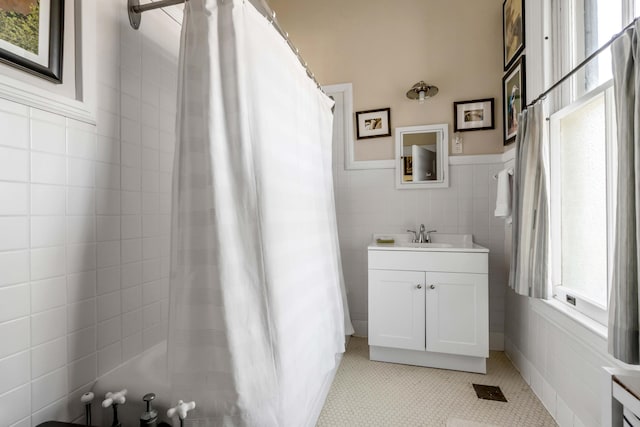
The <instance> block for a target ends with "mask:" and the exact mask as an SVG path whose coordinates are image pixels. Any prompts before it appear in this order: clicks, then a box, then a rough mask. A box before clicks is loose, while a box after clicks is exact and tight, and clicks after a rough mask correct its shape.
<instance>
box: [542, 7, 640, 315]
mask: <svg viewBox="0 0 640 427" xmlns="http://www.w3.org/2000/svg"><path fill="white" fill-rule="evenodd" d="M541 7H542V8H543V11H545V12H544V13H543V16H544V19H545V20H546V24H544V26H543V31H544V34H540V36H544V40H545V41H547V42H544V43H543V49H542V58H543V61H544V65H543V70H544V87H550V86H551V85H552V84H553V83H554V82H556V81H558V80H559V79H560V78H561V77H563V76H564V75H566V74H567V73H568V72H569V71H570V70H572V69H573V67H575V66H576V65H577V64H578V63H579V62H580V61H579V60H578V58H579V56H578V52H579V51H580V50H579V49H582V51H584V39H583V40H582V41H579V42H577V43H576V42H575V40H574V35H576V34H578V33H577V32H576V30H577V26H578V25H582V24H579V20H577V19H576V18H577V16H578V15H577V10H578V9H580V10H582V9H584V0H571V1H566V0H544V1H543V3H542V5H541ZM637 15H640V0H622V13H621V16H622V22H621V23H620V30H622V28H624V27H625V26H626V25H627V24H629V23H630V22H632V21H633V20H634V19H635V18H636V17H637ZM534 31H535V30H534ZM530 40H531V38H530ZM584 76H585V72H584V70H581V71H580V72H578V73H576V74H575V75H574V76H573V77H572V78H571V79H570V81H568V82H567V83H566V84H564V85H561V86H560V87H559V88H558V89H557V90H555V91H554V92H553V93H551V94H549V96H548V111H549V113H550V117H549V121H550V122H551V123H550V126H549V140H550V153H549V154H550V169H551V170H550V176H551V179H550V192H551V194H550V198H551V200H550V209H551V218H550V219H551V221H550V222H551V223H550V226H551V248H550V249H551V251H552V254H551V264H552V265H551V267H552V283H551V285H552V290H553V292H552V295H553V296H552V297H551V298H550V300H557V301H560V302H561V303H562V304H563V306H565V307H568V308H569V309H573V310H576V311H577V312H579V313H581V314H584V315H586V316H588V317H589V318H591V319H594V320H595V321H597V322H598V323H600V324H602V325H606V324H607V322H608V307H603V306H602V305H600V304H598V303H596V302H594V301H590V300H589V298H586V297H584V296H580V295H579V293H577V292H575V291H573V290H571V289H570V288H566V287H563V286H562V285H561V284H560V280H558V278H561V277H562V275H561V270H560V269H558V266H560V265H561V264H560V261H561V255H562V253H561V245H562V241H561V240H560V239H561V234H559V232H560V231H561V230H560V228H559V227H560V217H559V216H558V215H559V213H560V212H559V208H560V204H559V201H560V200H558V196H559V193H558V191H559V188H560V185H559V183H554V182H553V176H554V170H555V171H557V170H558V169H557V168H558V167H559V163H560V160H561V159H559V156H558V150H559V146H558V144H559V142H558V134H557V133H556V134H554V132H557V129H555V130H554V129H553V127H554V123H555V120H554V119H552V118H553V117H554V115H556V114H568V113H569V111H571V109H573V110H574V111H575V109H577V108H579V107H580V106H581V105H584V104H585V103H586V102H589V101H591V100H592V99H593V97H594V96H597V95H599V94H600V93H602V92H605V110H606V111H607V112H608V113H607V114H606V117H605V120H606V123H605V126H606V129H607V133H606V135H607V142H606V144H607V145H606V148H607V160H606V161H607V291H609V288H610V283H611V268H610V267H611V266H612V265H613V264H612V262H613V247H612V244H613V239H612V237H613V233H614V227H615V202H616V201H615V200H614V198H615V197H616V182H615V178H616V175H617V172H616V165H615V164H614V159H615V158H616V156H617V144H616V142H615V141H616V140H615V138H616V135H615V133H616V130H615V129H616V126H615V114H610V113H609V112H613V108H614V105H615V104H614V95H613V89H612V86H613V81H612V80H609V81H607V82H604V83H603V84H601V85H600V86H598V87H596V88H593V89H591V90H590V91H587V92H585V91H584V89H583V90H580V88H581V87H584V86H585V85H584V82H585V77H584ZM555 117H556V118H558V117H560V116H555ZM554 191H555V193H556V194H554ZM567 296H570V297H571V296H573V297H575V298H576V301H575V302H576V304H575V305H573V304H570V303H568V302H567Z"/></svg>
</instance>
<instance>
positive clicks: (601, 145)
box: [551, 83, 615, 323]
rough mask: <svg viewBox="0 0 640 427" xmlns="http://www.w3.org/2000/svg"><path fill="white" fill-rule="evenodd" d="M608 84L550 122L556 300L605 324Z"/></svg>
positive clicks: (609, 204)
mask: <svg viewBox="0 0 640 427" xmlns="http://www.w3.org/2000/svg"><path fill="white" fill-rule="evenodd" d="M613 114H614V113H613V91H612V85H611V83H609V84H606V85H604V86H602V87H600V88H598V89H596V90H594V91H592V92H590V93H589V94H588V95H587V96H585V97H584V98H583V99H581V100H579V101H577V102H575V103H573V104H572V105H571V106H569V107H567V108H564V109H562V110H560V111H559V112H557V113H556V114H554V115H553V116H552V117H551V140H552V141H553V144H552V147H551V159H552V160H551V163H552V170H551V195H552V196H551V197H552V199H551V208H552V242H553V243H552V244H553V246H552V256H553V260H554V262H553V284H554V295H555V297H556V298H558V299H560V300H561V301H564V302H566V303H569V304H571V305H573V306H575V307H576V309H578V310H579V311H581V312H583V313H585V314H587V315H588V316H590V317H592V318H594V319H596V320H598V321H600V322H601V323H606V308H607V299H608V286H607V284H608V277H609V274H608V272H609V268H608V265H609V260H610V256H609V253H610V251H609V242H610V238H609V236H610V233H611V228H610V227H609V223H610V222H611V219H612V218H613V215H612V212H613V203H612V199H613V192H612V191H611V189H612V186H611V185H610V183H611V182H612V181H613V172H614V167H613V166H614V163H613V161H612V158H613V156H614V154H615V153H614V150H613V147H614V145H615V140H614V129H613V126H612V125H611V124H612V120H611V118H612V117H613Z"/></svg>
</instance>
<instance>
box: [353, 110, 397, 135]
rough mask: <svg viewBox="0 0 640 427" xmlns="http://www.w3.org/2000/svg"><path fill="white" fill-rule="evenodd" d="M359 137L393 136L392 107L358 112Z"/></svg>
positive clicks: (357, 129) (357, 130)
mask: <svg viewBox="0 0 640 427" xmlns="http://www.w3.org/2000/svg"><path fill="white" fill-rule="evenodd" d="M356 132H357V136H358V139H365V138H378V137H382V136H391V108H379V109H377V110H367V111H357V112H356Z"/></svg>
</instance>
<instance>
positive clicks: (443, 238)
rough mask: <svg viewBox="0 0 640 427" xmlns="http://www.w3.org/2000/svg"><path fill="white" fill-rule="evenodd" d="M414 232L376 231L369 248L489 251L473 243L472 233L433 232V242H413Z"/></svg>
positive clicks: (383, 249)
mask: <svg viewBox="0 0 640 427" xmlns="http://www.w3.org/2000/svg"><path fill="white" fill-rule="evenodd" d="M377 239H384V240H386V239H393V240H394V243H378V242H377ZM412 239H413V234H411V233H401V234H383V233H374V234H373V237H372V239H371V243H369V246H368V249H369V250H372V251H414V252H415V251H417V252H479V253H482V252H485V253H486V252H489V249H487V248H485V247H484V246H480V245H478V244H475V243H473V236H472V235H471V234H445V233H431V243H413V242H412Z"/></svg>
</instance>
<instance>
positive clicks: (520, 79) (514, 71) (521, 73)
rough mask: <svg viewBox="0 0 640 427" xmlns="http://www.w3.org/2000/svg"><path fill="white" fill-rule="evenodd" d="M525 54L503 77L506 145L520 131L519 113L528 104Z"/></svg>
mask: <svg viewBox="0 0 640 427" xmlns="http://www.w3.org/2000/svg"><path fill="white" fill-rule="evenodd" d="M525 86H526V81H525V60H524V55H522V56H521V57H520V59H518V61H517V62H516V63H515V64H514V65H513V67H511V69H510V70H509V71H508V72H507V74H505V76H504V77H503V78H502V105H503V109H504V116H503V119H504V120H503V123H504V145H507V144H510V143H512V142H513V141H514V140H515V138H516V134H517V133H518V115H519V114H520V113H521V112H522V108H523V107H524V106H525V104H526V99H527V98H526V96H525Z"/></svg>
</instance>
